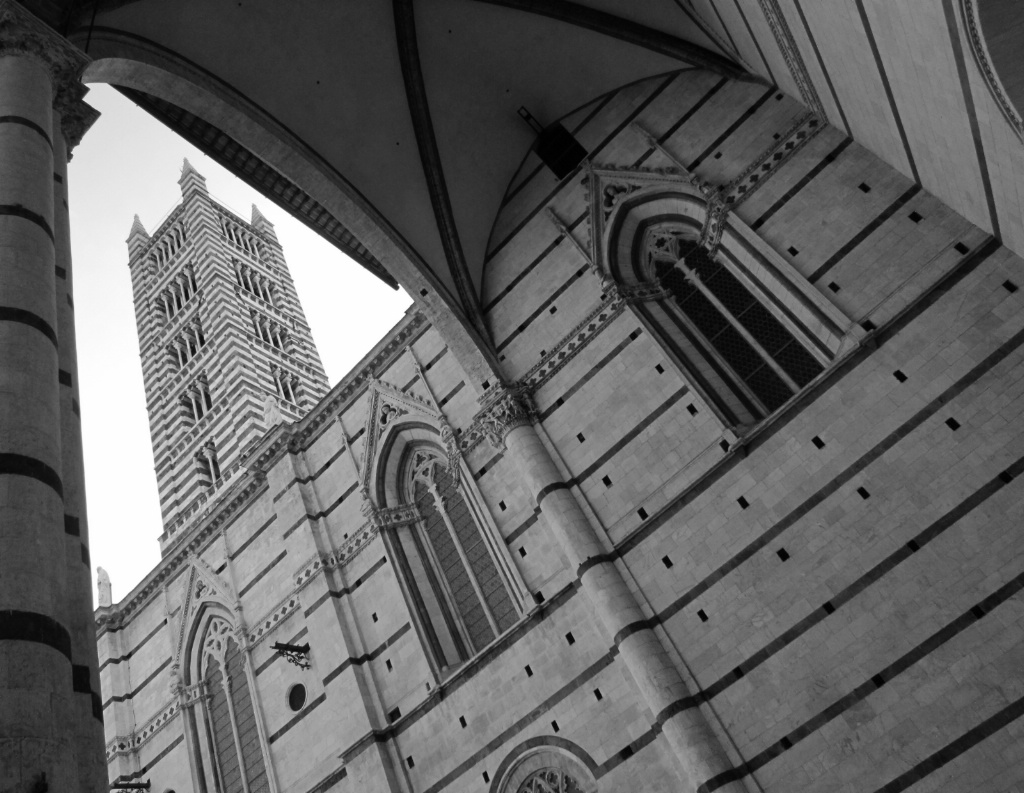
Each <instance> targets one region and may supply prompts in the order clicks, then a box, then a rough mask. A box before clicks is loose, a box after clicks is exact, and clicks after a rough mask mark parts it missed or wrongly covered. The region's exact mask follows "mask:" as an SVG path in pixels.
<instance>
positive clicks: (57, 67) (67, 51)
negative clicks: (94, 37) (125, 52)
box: [0, 0, 89, 113]
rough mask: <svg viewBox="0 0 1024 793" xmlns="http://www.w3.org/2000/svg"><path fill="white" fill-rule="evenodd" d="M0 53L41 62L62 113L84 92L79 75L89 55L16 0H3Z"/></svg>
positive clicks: (0, 14)
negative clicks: (21, 56)
mask: <svg viewBox="0 0 1024 793" xmlns="http://www.w3.org/2000/svg"><path fill="white" fill-rule="evenodd" d="M0 55H24V56H27V57H29V58H33V59H34V60H36V61H38V62H39V63H41V64H42V65H43V66H44V67H45V68H46V70H47V71H48V72H49V73H50V81H51V84H52V86H53V99H54V104H55V106H56V108H57V109H58V110H60V111H61V112H62V113H63V112H65V111H66V110H67V109H68V108H71V107H72V106H74V105H75V104H76V103H78V102H80V101H81V99H82V97H83V96H85V92H86V90H87V89H86V87H85V86H84V85H82V81H81V80H80V79H79V78H80V77H81V74H82V71H83V70H84V69H85V67H86V65H87V64H88V63H89V56H87V55H86V54H85V53H84V52H82V51H81V50H80V49H78V48H77V47H75V46H74V45H72V44H71V43H70V42H69V41H68V40H67V39H65V38H64V37H63V36H60V35H58V34H57V33H56V31H54V30H51V29H50V28H49V27H48V26H47V25H46V24H45V23H44V22H43V21H42V20H40V19H37V18H36V17H35V16H33V15H32V14H31V13H30V12H29V11H27V10H25V9H24V8H22V6H21V5H19V4H18V3H16V2H13V0H0Z"/></svg>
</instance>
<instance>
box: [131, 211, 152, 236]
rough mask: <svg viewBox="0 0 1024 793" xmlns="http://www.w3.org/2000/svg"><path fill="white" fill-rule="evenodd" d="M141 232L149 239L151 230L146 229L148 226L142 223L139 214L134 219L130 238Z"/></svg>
mask: <svg viewBox="0 0 1024 793" xmlns="http://www.w3.org/2000/svg"><path fill="white" fill-rule="evenodd" d="M135 234H141V235H142V236H143V237H145V238H146V239H149V232H148V231H146V227H145V226H143V225H142V220H140V219H139V216H138V215H137V214H136V215H135V220H133V221H132V230H131V231H129V232H128V238H129V239H131V238H132V236H133V235H135Z"/></svg>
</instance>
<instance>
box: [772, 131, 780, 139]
mask: <svg viewBox="0 0 1024 793" xmlns="http://www.w3.org/2000/svg"><path fill="white" fill-rule="evenodd" d="M781 137H782V136H781V135H780V134H779V133H778V132H776V133H775V134H774V135H772V138H774V139H775V140H778V139H779V138H781Z"/></svg>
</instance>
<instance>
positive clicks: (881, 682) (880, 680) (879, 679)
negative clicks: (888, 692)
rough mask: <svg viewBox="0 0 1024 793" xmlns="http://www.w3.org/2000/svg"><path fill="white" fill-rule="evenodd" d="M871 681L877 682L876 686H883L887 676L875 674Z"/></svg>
mask: <svg viewBox="0 0 1024 793" xmlns="http://www.w3.org/2000/svg"><path fill="white" fill-rule="evenodd" d="M871 682H872V683H874V684H875V688H881V687H882V686H884V685H885V678H884V677H882V676H881V675H875V676H874V677H873V678H871Z"/></svg>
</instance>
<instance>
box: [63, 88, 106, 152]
mask: <svg viewBox="0 0 1024 793" xmlns="http://www.w3.org/2000/svg"><path fill="white" fill-rule="evenodd" d="M99 117H100V111H99V110H97V109H96V108H94V107H93V106H92V105H90V104H88V103H87V102H83V101H81V100H79V101H77V102H73V103H70V104H68V105H67V106H66V107H64V108H63V109H61V114H60V129H61V132H62V133H63V134H64V141H65V142H66V144H67V152H68V160H70V159H71V153H72V152H73V151H74V149H75V147H76V146H78V144H79V143H81V142H82V138H84V137H85V133H86V132H88V131H89V129H90V127H92V125H93V124H95V123H96V119H98V118H99Z"/></svg>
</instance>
